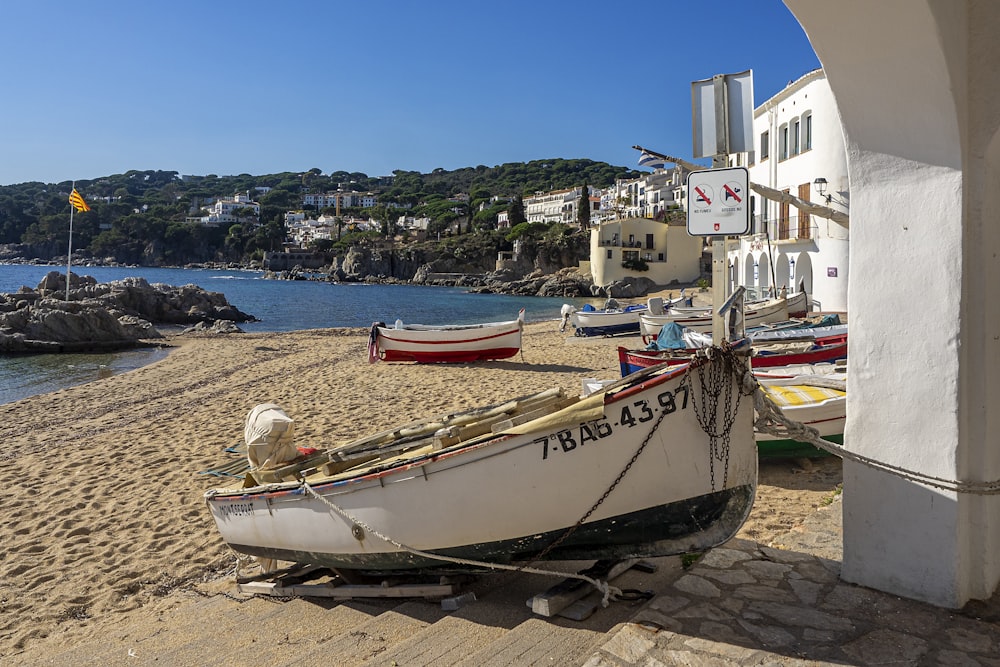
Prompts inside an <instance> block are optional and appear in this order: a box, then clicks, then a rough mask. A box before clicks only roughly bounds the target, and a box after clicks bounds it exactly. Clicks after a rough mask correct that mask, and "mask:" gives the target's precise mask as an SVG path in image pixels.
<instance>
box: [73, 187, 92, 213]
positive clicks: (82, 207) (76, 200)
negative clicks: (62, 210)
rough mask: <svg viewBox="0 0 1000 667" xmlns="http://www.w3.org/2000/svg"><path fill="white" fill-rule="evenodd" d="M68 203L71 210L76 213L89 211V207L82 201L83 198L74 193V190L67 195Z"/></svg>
mask: <svg viewBox="0 0 1000 667" xmlns="http://www.w3.org/2000/svg"><path fill="white" fill-rule="evenodd" d="M69 203H70V204H72V205H73V208H75V209H76V210H77V211H80V212H83V211H89V210H90V207H89V206H87V202H85V201H83V197H82V196H81V195H80V193H79V192H77V191H76V188H73V192H71V193H70V195H69Z"/></svg>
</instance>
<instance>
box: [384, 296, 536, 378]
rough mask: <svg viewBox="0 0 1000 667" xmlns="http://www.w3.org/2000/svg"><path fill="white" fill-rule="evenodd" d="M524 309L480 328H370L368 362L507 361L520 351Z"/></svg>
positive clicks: (400, 325) (396, 326) (478, 326)
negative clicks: (514, 315) (513, 316)
mask: <svg viewBox="0 0 1000 667" xmlns="http://www.w3.org/2000/svg"><path fill="white" fill-rule="evenodd" d="M523 330H524V309H523V308H522V309H521V310H520V312H519V313H518V315H517V319H515V320H510V321H507V322H486V323H482V324H454V325H441V326H433V325H426V324H403V323H402V322H397V323H396V325H395V326H393V327H387V326H385V325H384V324H382V323H376V324H373V325H372V329H371V335H370V336H369V340H368V360H369V361H370V362H373V363H374V362H376V361H380V360H381V361H415V362H417V363H425V364H427V363H468V362H473V361H484V360H489V359H508V358H510V357H513V356H514V355H516V354H517V353H518V352H520V351H521V335H522V332H523Z"/></svg>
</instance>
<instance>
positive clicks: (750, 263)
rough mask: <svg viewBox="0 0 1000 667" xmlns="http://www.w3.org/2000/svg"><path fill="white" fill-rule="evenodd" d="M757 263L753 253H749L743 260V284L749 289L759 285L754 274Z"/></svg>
mask: <svg viewBox="0 0 1000 667" xmlns="http://www.w3.org/2000/svg"><path fill="white" fill-rule="evenodd" d="M755 264H756V261H755V260H754V258H753V254H752V253H747V256H746V259H745V260H744V261H743V284H744V285H745V286H746V287H747V288H748V289H751V288H756V287H757V278H756V276H754V274H753V269H754V265H755Z"/></svg>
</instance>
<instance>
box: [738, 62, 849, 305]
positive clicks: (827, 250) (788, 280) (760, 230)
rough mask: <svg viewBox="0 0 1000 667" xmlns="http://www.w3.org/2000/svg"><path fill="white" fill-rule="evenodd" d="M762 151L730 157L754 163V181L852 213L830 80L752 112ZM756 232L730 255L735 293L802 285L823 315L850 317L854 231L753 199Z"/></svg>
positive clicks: (803, 86)
mask: <svg viewBox="0 0 1000 667" xmlns="http://www.w3.org/2000/svg"><path fill="white" fill-rule="evenodd" d="M753 133H754V137H755V142H754V145H755V147H756V148H757V150H756V151H755V152H753V153H750V154H749V156H748V158H749V159H745V158H746V157H747V156H745V155H741V156H731V159H730V164H738V163H740V162H744V164H747V163H748V165H747V166H748V170H749V173H750V182H751V183H759V184H761V185H765V186H767V187H769V188H771V189H773V190H778V191H780V192H783V193H785V194H790V195H792V196H794V197H798V198H799V199H804V200H806V201H810V202H814V203H817V204H822V205H824V206H828V207H830V208H832V209H834V210H837V211H843V212H844V213H847V212H848V209H849V204H850V190H849V188H848V181H847V152H846V150H845V148H844V135H843V131H842V129H841V122H840V114H839V112H838V111H837V103H836V101H835V100H834V97H833V93H832V92H831V90H830V85H829V84H828V83H827V80H826V74H825V73H824V72H823V70H822V69H817V70H814V71H812V72H809V73H808V74H806V75H804V76H802V77H801V78H799V79H798V80H796V81H793V82H792V83H790V84H788V86H787V87H786V88H785V89H784V90H782V91H781V92H779V93H778V94H777V95H775V96H774V97H772V98H771V99H769V100H767V101H766V102H764V103H763V104H761V105H760V106H758V107H757V108H756V109H755V110H754V118H753ZM753 199H754V210H755V211H756V215H755V216H754V220H753V225H752V227H751V230H750V232H751V233H750V234H748V235H746V236H743V237H741V238H740V241H739V246H738V247H737V248H731V249H730V250H729V252H728V262H729V271H730V273H729V282H730V285H729V288H730V291H732V288H733V287H735V286H736V285H744V286H746V287H748V288H754V289H756V290H757V292H758V293H767V292H770V291H774V292H777V291H780V289H781V288H782V287H786V288H788V290H789V292H795V291H797V290H798V289H799V287H800V286H801V287H804V289H805V291H806V292H807V293H809V295H810V296H811V298H812V300H813V306H814V308H815V309H817V310H825V311H837V312H846V311H847V283H848V275H849V262H848V257H849V253H848V250H849V241H850V232H849V228H848V226H847V225H846V224H840V223H837V222H834V221H832V220H829V219H826V218H822V217H819V216H816V215H807V214H803V213H801V212H800V211H799V209H796V208H794V207H791V206H790V205H789V204H788V203H783V202H777V201H772V200H769V199H765V198H764V197H761V196H760V195H759V194H756V193H755V194H753Z"/></svg>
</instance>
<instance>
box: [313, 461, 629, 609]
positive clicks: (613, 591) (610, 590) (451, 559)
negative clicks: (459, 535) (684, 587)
mask: <svg viewBox="0 0 1000 667" xmlns="http://www.w3.org/2000/svg"><path fill="white" fill-rule="evenodd" d="M302 488H304V489H305V490H306V491H308V492H309V493H310V494H311V495H312V496H313V497H314V498H316V499H317V500H319V501H320V502H321V503H323V504H324V505H326V506H327V507H329V508H330V509H331V510H333V511H334V512H336V513H337V514H339V515H340V516H341V517H343V518H344V519H346V520H347V521H350V522H351V523H352V524H353V525H355V526H359V527H360V528H362V529H363V530H365V532H367V533H370V534H372V535H374V536H375V537H377V538H379V539H380V540H382V541H383V542H387V543H389V544H391V545H392V546H394V547H396V548H397V549H401V550H402V551H406V552H407V553H411V554H413V555H414V556H419V557H421V558H428V559H431V560H439V561H443V562H446V563H455V564H456V565H468V566H470V567H481V568H486V569H491V570H508V571H513V572H527V573H529V574H540V575H544V576H551V577H561V578H563V579H567V578H570V579H580V580H582V581H585V582H587V583H588V584H590V585H591V586H593V587H594V588H596V589H597V590H598V591H600V592H601V595H602V596H603V597H602V598H601V606H603V607H607V606H608V603H609V602H610V600H611V599H612V597H616V598H617V597H618V596H620V595H621V594H622V591H621V589H619V588H616V587H614V586H612V585H610V584H609V583H608V582H606V581H601V580H600V579H595V578H593V577H588V576H587V575H585V574H579V573H567V572H556V571H554V570H541V569H538V568H533V567H521V566H516V565H505V564H503V563H489V562H486V561H478V560H471V559H469V558H457V557H455V556H445V555H443V554H436V553H432V552H429V551H422V550H420V549H416V548H414V547H411V546H408V545H406V544H403V543H402V542H399V541H397V540H394V539H392V538H391V537H389V536H388V535H385V534H383V533H381V532H379V531H377V530H375V529H374V528H372V527H371V526H369V525H368V524H366V523H365V522H364V521H362V520H360V519H358V518H356V517H353V516H351V515H350V514H349V513H348V512H347V511H346V510H344V509H343V508H342V507H340V506H339V505H337V504H336V503H334V502H331V501H330V500H328V499H327V498H324V497H323V496H322V495H320V493H319V492H318V491H316V489H314V488H313V487H312V486H310V485H309V483H308V482H306V481H305V480H304V479H303V480H302Z"/></svg>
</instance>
